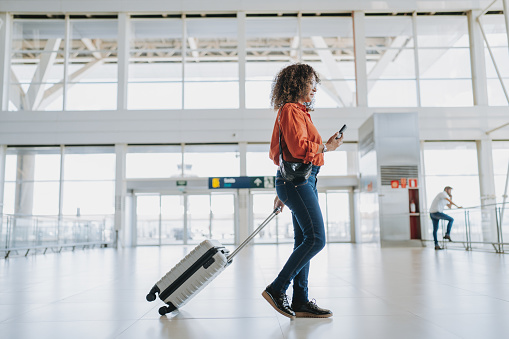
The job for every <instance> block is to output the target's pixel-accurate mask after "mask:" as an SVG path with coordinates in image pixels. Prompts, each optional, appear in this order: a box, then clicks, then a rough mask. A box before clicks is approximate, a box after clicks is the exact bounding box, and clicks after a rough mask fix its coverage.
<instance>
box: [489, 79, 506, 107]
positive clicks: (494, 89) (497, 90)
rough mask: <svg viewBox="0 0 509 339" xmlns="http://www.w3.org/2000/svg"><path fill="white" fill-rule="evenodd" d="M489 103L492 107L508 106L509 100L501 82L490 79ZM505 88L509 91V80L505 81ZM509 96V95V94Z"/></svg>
mask: <svg viewBox="0 0 509 339" xmlns="http://www.w3.org/2000/svg"><path fill="white" fill-rule="evenodd" d="M487 82H488V103H489V105H490V106H507V103H508V100H507V97H506V96H505V93H504V90H503V89H502V85H501V84H500V80H498V79H496V80H495V79H488V81H487ZM504 86H505V88H506V89H509V79H504ZM508 94H509V93H508Z"/></svg>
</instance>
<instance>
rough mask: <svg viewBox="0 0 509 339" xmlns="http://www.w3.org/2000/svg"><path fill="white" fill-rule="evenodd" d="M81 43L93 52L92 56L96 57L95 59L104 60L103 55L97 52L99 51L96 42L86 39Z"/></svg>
mask: <svg viewBox="0 0 509 339" xmlns="http://www.w3.org/2000/svg"><path fill="white" fill-rule="evenodd" d="M81 42H83V45H85V47H86V48H87V49H88V50H89V51H92V52H93V53H92V55H93V56H94V58H96V59H102V58H103V57H102V55H101V53H99V52H96V51H97V47H96V45H95V44H94V42H93V41H92V39H89V38H84V39H81Z"/></svg>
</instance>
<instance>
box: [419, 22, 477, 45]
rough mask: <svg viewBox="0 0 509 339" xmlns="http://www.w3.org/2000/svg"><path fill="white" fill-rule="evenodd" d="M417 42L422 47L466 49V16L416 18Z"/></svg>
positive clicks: (467, 41) (467, 43) (467, 42)
mask: <svg viewBox="0 0 509 339" xmlns="http://www.w3.org/2000/svg"><path fill="white" fill-rule="evenodd" d="M417 34H418V36H417V40H418V43H419V48H422V47H468V46H469V40H468V23H467V17H466V16H443V15H440V16H418V17H417Z"/></svg>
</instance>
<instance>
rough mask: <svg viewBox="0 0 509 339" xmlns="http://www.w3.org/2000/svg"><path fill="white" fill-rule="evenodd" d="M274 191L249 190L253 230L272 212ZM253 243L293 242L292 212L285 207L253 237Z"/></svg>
mask: <svg viewBox="0 0 509 339" xmlns="http://www.w3.org/2000/svg"><path fill="white" fill-rule="evenodd" d="M274 197H275V195H274V192H273V191H270V192H262V191H254V192H251V202H252V218H251V220H253V230H254V229H256V228H257V227H258V226H259V225H260V224H261V223H262V222H263V221H264V220H265V219H266V218H267V217H268V216H269V214H270V213H271V212H272V208H273V206H274ZM254 242H255V243H272V244H274V243H276V244H279V243H291V242H293V223H292V213H291V212H290V210H289V209H288V208H287V207H286V208H284V210H283V212H282V213H280V214H278V215H277V216H276V217H275V218H274V219H272V221H271V222H270V223H269V224H268V225H267V226H265V228H264V229H263V230H262V231H261V232H260V233H258V235H257V236H256V237H255V238H254Z"/></svg>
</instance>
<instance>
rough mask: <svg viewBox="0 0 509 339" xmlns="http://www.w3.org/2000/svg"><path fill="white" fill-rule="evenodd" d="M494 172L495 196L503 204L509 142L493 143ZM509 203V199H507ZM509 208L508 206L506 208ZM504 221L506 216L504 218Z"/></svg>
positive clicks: (508, 159) (508, 162)
mask: <svg viewBox="0 0 509 339" xmlns="http://www.w3.org/2000/svg"><path fill="white" fill-rule="evenodd" d="M492 147H493V151H492V155H493V172H494V174H495V194H496V196H497V202H498V203H501V202H503V200H504V198H503V195H504V192H505V185H506V180H507V171H509V141H494V142H492ZM506 202H509V199H506ZM507 207H508V206H507V205H506V208H507ZM504 219H506V218H505V216H504ZM504 224H505V223H504Z"/></svg>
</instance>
